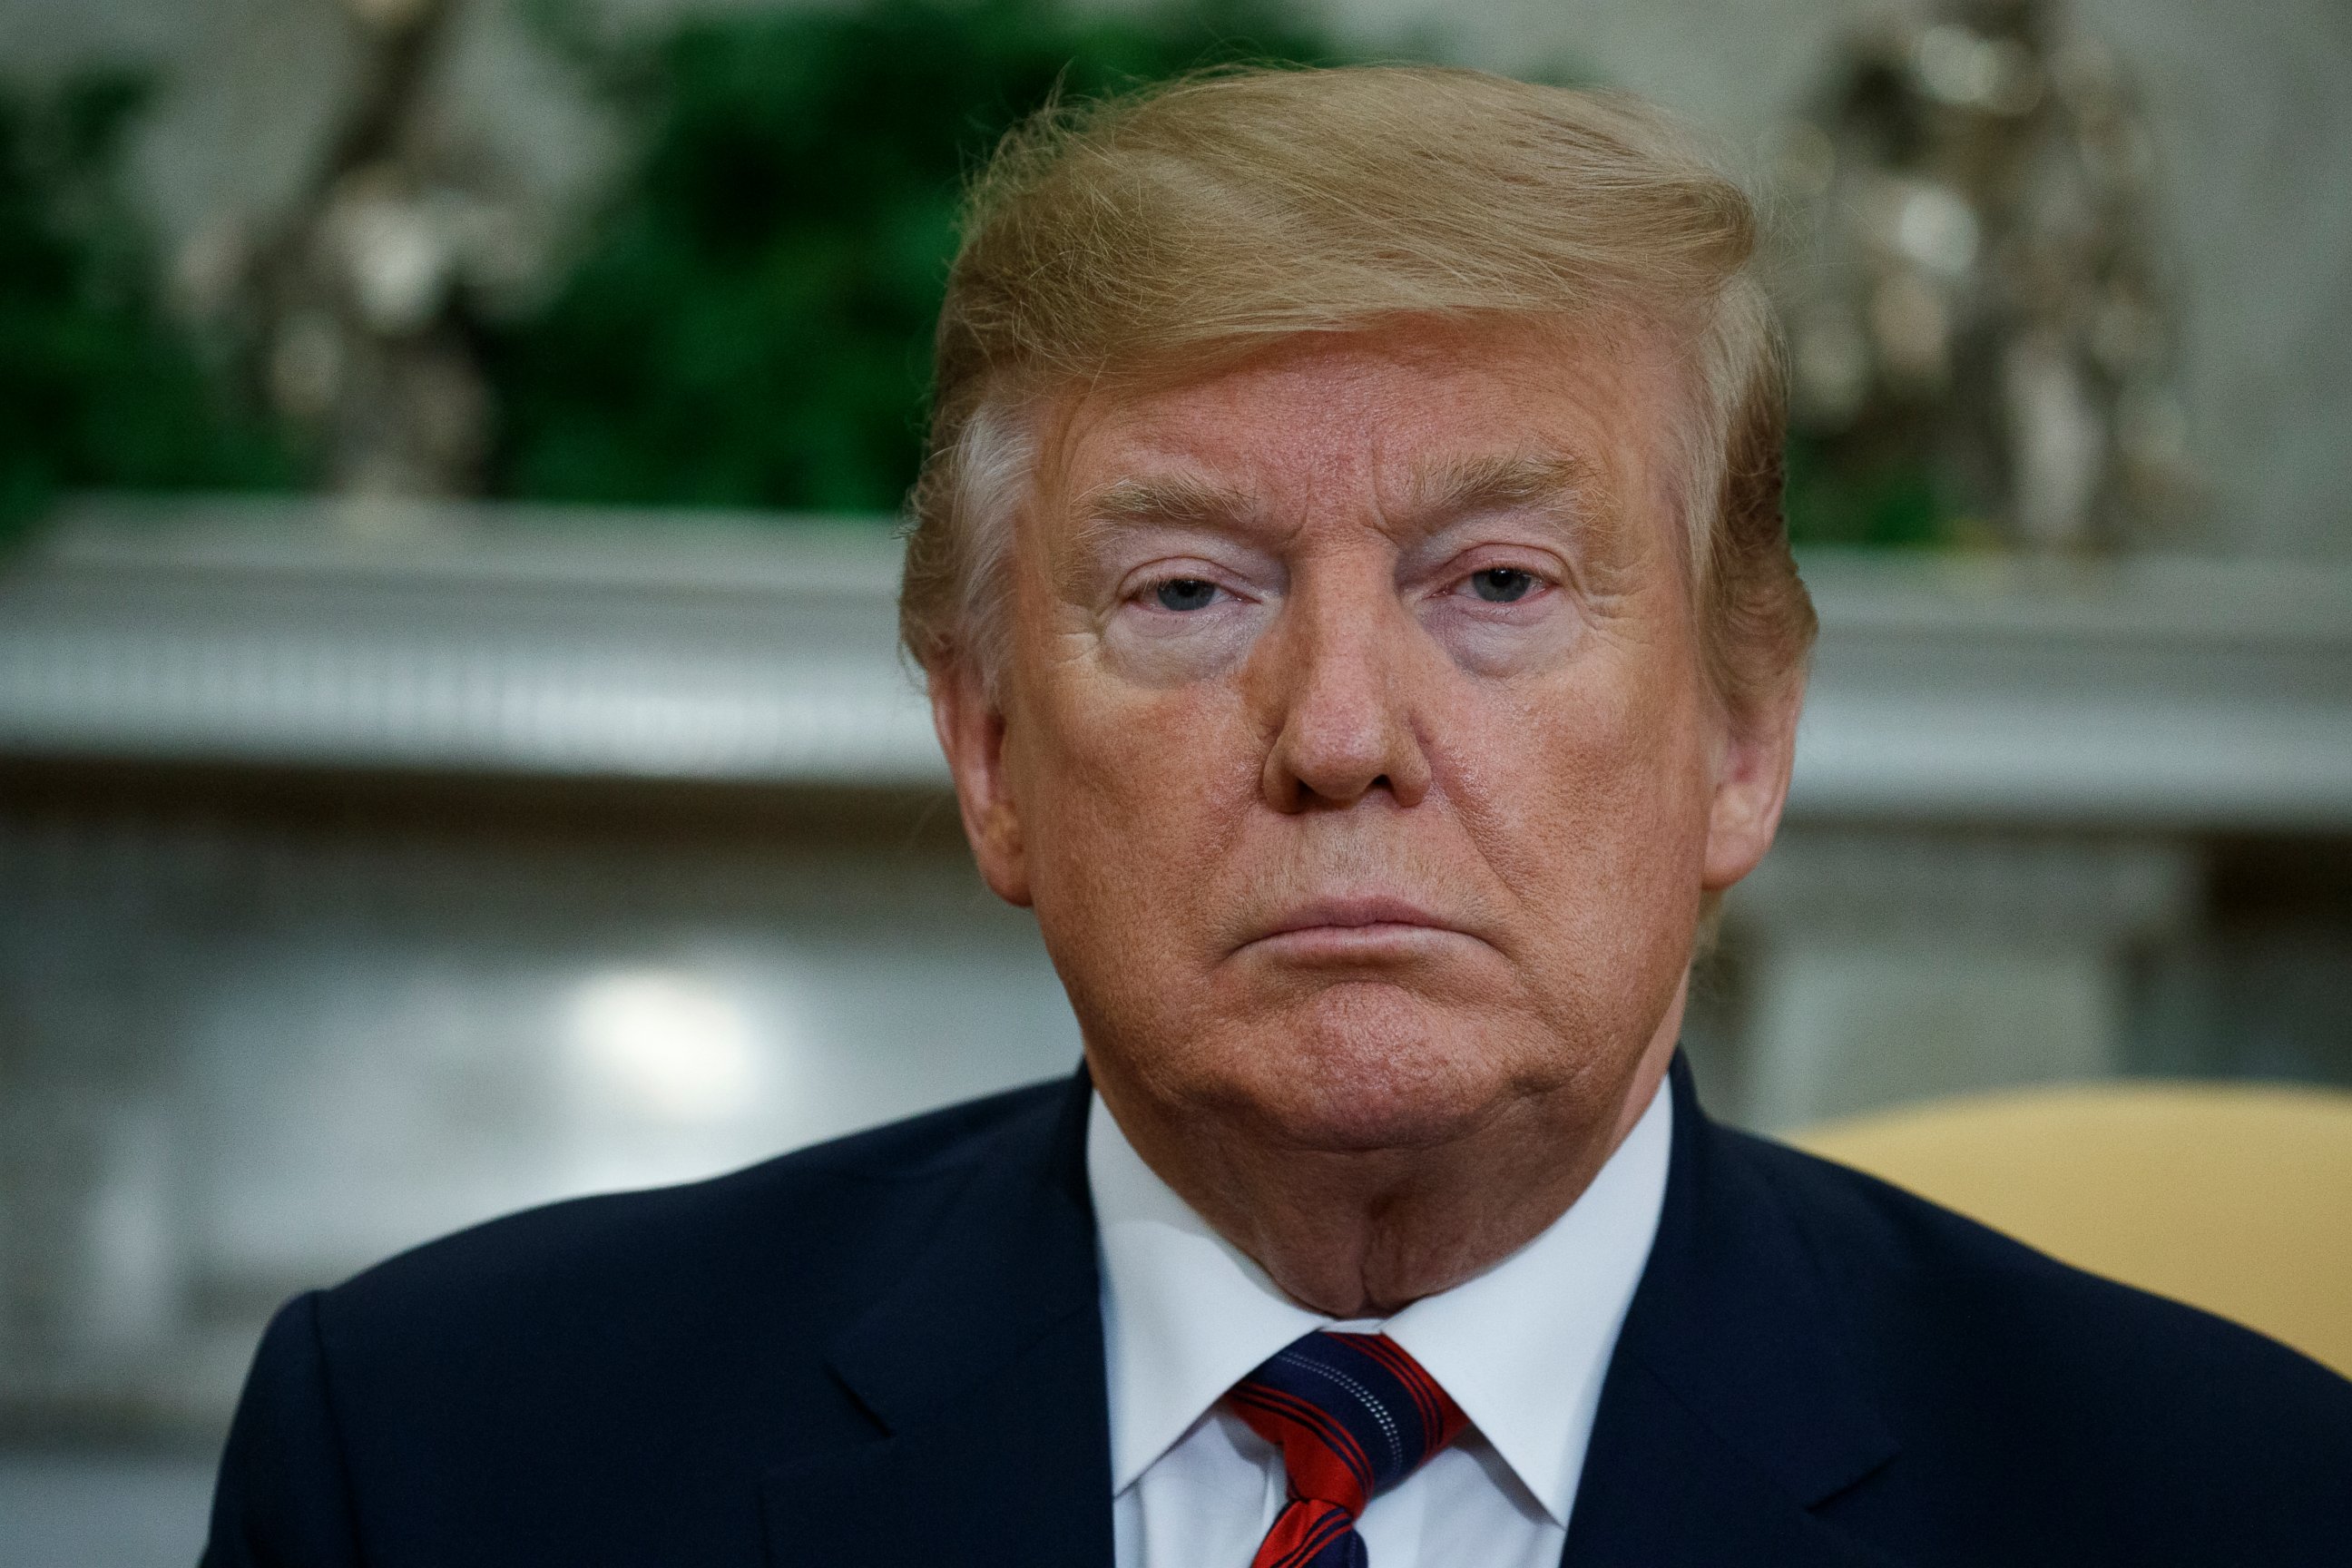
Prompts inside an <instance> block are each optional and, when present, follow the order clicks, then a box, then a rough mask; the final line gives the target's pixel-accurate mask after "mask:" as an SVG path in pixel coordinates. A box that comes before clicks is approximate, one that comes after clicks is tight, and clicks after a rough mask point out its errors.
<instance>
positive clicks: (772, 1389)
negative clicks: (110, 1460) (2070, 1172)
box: [205, 1063, 2352, 1568]
mask: <svg viewBox="0 0 2352 1568" xmlns="http://www.w3.org/2000/svg"><path fill="white" fill-rule="evenodd" d="M1672 1082H1673V1095H1674V1116H1675V1135H1674V1157H1673V1164H1672V1167H1671V1171H1670V1173H1669V1175H1668V1178H1667V1184H1666V1197H1665V1208H1664V1215H1663V1217H1662V1219H1661V1221H1660V1224H1659V1229H1658V1236H1657V1241H1656V1245H1655V1247H1654V1249H1653V1252H1652V1255H1651V1258H1650V1261H1649V1266H1648V1268H1647V1270H1646V1271H1645V1272H1644V1274H1643V1278H1642V1282H1641V1285H1640V1287H1639V1289H1638V1290H1637V1292H1636V1294H1635V1296H1634V1298H1633V1306H1632V1309H1631V1310H1630V1311H1629V1313H1628V1315H1627V1318H1626V1321H1625V1326H1624V1331H1623V1334H1622V1338H1621V1339H1620V1341H1619V1343H1618V1346H1617V1351H1616V1355H1615V1358H1614V1360H1613V1361H1612V1363H1610V1368H1609V1373H1608V1377H1607V1381H1606V1383H1605V1384H1604V1387H1603V1391H1602V1394H1601V1405H1600V1414H1599V1418H1598V1423H1597V1425H1596V1426H1595V1428H1594V1431H1593V1435H1592V1443H1591V1451H1590V1457H1589V1458H1587V1460H1586V1464H1585V1472H1584V1478H1583V1482H1582V1485H1581V1488H1580V1490H1579V1491H1578V1493H1577V1502H1576V1512H1575V1516H1574V1518H1573V1520H1572V1521H1570V1529H1569V1537H1568V1546H1567V1551H1566V1557H1565V1563H1566V1564H1567V1565H1569V1568H1601V1565H1603V1564H1607V1565H1611V1568H1658V1565H1660V1564H1667V1563H1694V1564H1707V1565H1710V1568H1723V1565H1731V1564H1737V1565H1740V1568H1768V1565H1787V1568H1797V1565H1800V1564H1803V1565H1812V1568H1831V1565H1832V1564H1836V1565H1844V1568H1862V1565H1864V1564H1879V1565H1887V1564H1897V1563H1901V1564H1910V1565H1914V1568H1927V1565H1936V1564H1960V1563H1968V1564H2002V1565H2009V1564H2031V1563H2048V1564H2066V1565H2068V1568H2081V1565H2084V1564H2097V1563H2113V1564H2117V1565H2119V1568H2120V1565H2123V1564H2130V1565H2132V1568H2149V1565H2152V1564H2168V1563H2179V1564H2196V1565H2198V1568H2213V1565H2216V1564H2241V1563H2242V1564H2247V1565H2250V1568H2251V1565H2256V1564H2259V1565H2262V1568H2287V1565H2290V1564H2310V1565H2312V1568H2318V1565H2321V1564H2326V1565H2329V1568H2343V1565H2344V1564H2347V1563H2352V1384H2347V1383H2346V1382H2344V1381H2343V1380H2342V1379H2339V1378H2337V1377H2336V1376H2335V1375H2334V1374H2332V1373H2328V1372H2326V1371H2325V1370H2323V1369H2322V1368H2320V1367H2319V1366H2317V1365H2316V1364H2315V1363H2311V1362H2309V1361H2306V1360H2305V1359H2304V1358H2303V1357H2301V1356H2298V1355H2296V1354H2295V1353H2294V1352H2291V1351H2288V1350H2285V1349H2284V1348H2282V1347H2281V1346H2279V1345H2276V1344H2273V1343H2272V1342H2270V1341H2268V1340H2265V1339H2263V1338H2261V1337H2260V1336H2258V1335H2255V1334H2252V1333H2249V1332H2247V1331H2244V1330H2242V1329H2238V1328H2235V1327H2232V1326H2231V1325H2229V1324H2227V1323H2224V1322H2221V1321H2219V1320H2217V1319H2214V1318H2210V1317H2207V1316H2205V1315H2203V1314H2201V1313H2199V1312H2196V1311H2193V1310H2189V1308H2186V1307H2182V1306H2178V1305H2175V1304H2173V1303H2171V1302H2168V1301H2163V1300H2158V1299H2156V1298H2154V1297H2150V1296H2147V1295H2142V1294H2140V1293H2138V1292H2136V1291H2133V1290H2129V1289H2125V1288H2123V1287H2121V1286H2118V1285H2115V1284H2111V1283H2108V1282H2106V1281H2104V1280H2100V1279H2094V1278H2092V1277H2090V1276H2088V1275H2085V1274H2081V1273H2077V1272H2075V1271H2074V1270H2072V1269H2068V1268H2063V1267H2061V1266H2060V1265H2058V1264H2056V1263H2054V1262H2052V1261H2051V1260H2050V1259H2048V1258H2043V1257H2042V1256H2041V1255H2039V1254H2037V1253H2034V1252H2032V1251H2030V1250H2028V1249H2027V1248H2025V1247H2021V1246H2018V1245H2017V1244H2015V1243H2013V1242H2011V1241H2008V1240H2006V1239H2004V1238H2003V1237H2000V1236H1998V1235H1995V1234H1994V1233H1993V1232H1991V1231H1989V1230H1986V1229H1983V1228H1982V1227H1980V1226H1976V1225H1973V1224H1970V1223H1969V1221H1967V1220H1964V1219H1961V1218H1958V1216H1956V1215H1951V1214H1949V1213H1947V1212H1945V1211H1944V1210H1941V1209H1938V1208H1936V1207H1934V1206H1932V1205H1928V1204H1926V1203H1923V1202H1921V1201H1919V1200H1918V1199H1916V1198H1914V1197H1911V1196H1908V1195H1906V1194H1904V1193H1901V1192H1899V1191H1897V1190H1895V1189H1894V1188H1892V1187H1888V1186H1885V1185H1884V1184H1880V1183H1878V1182H1874V1181H1872V1180H1870V1179H1869V1178H1867V1177H1865V1176H1862V1175H1859V1174H1856V1173H1853V1172H1851V1171H1848V1170H1845V1169H1843V1168H1841V1167H1839V1166H1835V1165H1832V1164H1827V1163H1822V1162H1821V1161H1818V1160H1813V1159H1811V1158H1808V1157H1807V1156H1805V1155H1802V1154H1799V1153H1796V1152H1793V1151H1790V1150H1789V1149H1786V1148H1782V1147H1780V1146H1778V1145H1776V1144H1773V1143H1769V1142H1763V1141H1760V1140H1758V1139H1755V1138H1750V1137H1747V1136H1745V1135H1742V1134H1739V1133H1737V1132H1733V1131H1727V1130H1726V1129H1723V1128H1720V1127H1717V1126H1716V1125H1714V1124H1713V1123H1711V1122H1710V1121H1707V1120H1706V1117H1705V1115H1704V1114H1703V1113H1702V1112H1701V1111H1700V1110H1699V1107H1698V1103H1697V1100H1696V1098H1695V1097H1694V1096H1693V1094H1692V1091H1691V1085H1690V1079H1689V1075H1688V1073H1687V1072H1686V1071H1685V1069H1684V1068H1683V1067H1682V1066H1681V1064H1679V1063H1677V1064H1676V1067H1675V1073H1674V1076H1673V1080H1672ZM1086 1112H1087V1084H1086V1080H1085V1078H1084V1075H1083V1074H1081V1075H1080V1076H1079V1077H1078V1079H1076V1080H1074V1081H1069V1082H1065V1083H1059V1084H1048V1085H1045V1086H1041V1087H1038V1088H1034V1089H1022V1090H1017V1091H1015V1092H1013V1093H1010V1094H1003V1095H999V1096H996V1097H994V1098H992V1099H989V1100H978V1101H975V1102H973V1103H971V1104H968V1105H961V1106H958V1107H955V1108H953V1109H951V1110H943V1111H940V1112H937V1113H935V1114H932V1115H929V1116H925V1117H921V1118H919V1119H917V1120H915V1121H906V1122H901V1123H898V1124H897V1125H895V1126H890V1127H885V1128H882V1129H880V1130H879V1131H873V1132H867V1133H863V1134H860V1135H858V1136H856V1137H853V1138H848V1139H845V1140H843V1141H841V1142H835V1143H829V1144H826V1145H824V1146H823V1147H820V1148H815V1149H811V1150H807V1151H804V1152H800V1153H795V1154H791V1155H787V1156H785V1157H784V1158H782V1159H779V1160H775V1161H772V1162H770V1163H766V1164H763V1165H760V1166H756V1167H754V1168H752V1169H751V1170H748V1171H744V1172H741V1173H737V1174H734V1175H730V1176H725V1177H721V1178H719V1180H716V1181H711V1182H705V1183H702V1184H697V1185H693V1186H685V1187H677V1188H672V1189H668V1190H666V1191H660V1192H650V1193H636V1194H624V1195H620V1196H614V1197H598V1198H589V1199H584V1200H582V1201H579V1202H575V1203H568V1204H561V1205H556V1206H554V1207H551V1208H546V1209H541V1210H538V1211H536V1212H534V1213H530V1214H525V1215H518V1216H516V1217H513V1218H509V1219H504V1220H499V1221H498V1222H496V1223H494V1224H491V1225H488V1226H482V1227H480V1228H478V1229H476V1230H472V1231H468V1232H466V1233H464V1234H462V1235H459V1236H457V1237H451V1238H449V1239H447V1240H444V1241H440V1242H436V1243H435V1244H433V1245H431V1246H429V1247H424V1248H422V1249H420V1250H418V1251H415V1252H412V1253H409V1254H407V1255H406V1256H404V1257H403V1258H396V1259H394V1260H393V1261H392V1262H390V1263H387V1264H384V1265H383V1266H382V1267H380V1268H374V1269H373V1270H371V1271H369V1272H368V1273H365V1274H362V1275H361V1276H360V1277H359V1278H357V1279H353V1280H352V1281H351V1282H350V1283H348V1284H345V1285H343V1286H341V1287H340V1288H338V1289H332V1290H328V1291H325V1292H321V1293H314V1294H311V1295H307V1296H303V1297H301V1298H299V1300H295V1301H294V1302H292V1303H291V1304H290V1305H289V1306H288V1307H287V1308H286V1309H285V1310H283V1311H281V1312H280V1313H279V1314H278V1318H277V1320H276V1321H274V1322H273V1323H272V1324H271V1326H270V1329H269V1332H268V1337H267V1338H266V1339H265V1340H264V1341H263V1342H262V1346H261V1350H260V1352H259V1355H258V1356H257V1359H256V1361H255V1363H254V1367H253V1373H252V1376H251V1379H250V1381H249V1383H248V1384H247V1389H246V1393H245V1397H244V1401H243V1404H242V1405H241V1406H240V1407H239V1410H238V1413H237V1416H236V1426H235V1429H234V1430H233V1432H232V1433H231V1436H230V1438H229V1443H228V1449H227V1453H226V1458H224V1460H223V1463H222V1468H221V1479H220V1488H219V1492H218V1496H217V1500H216V1502H215V1513H214V1520H213V1533H212V1542H211V1545H210V1547H209V1549H208V1550H207V1552H206V1553H205V1563H207V1564H209V1565H210V1568H247V1565H253V1568H260V1565H265V1564H269V1565H276V1564H286V1565H294V1564H299V1565H302V1568H347V1565H348V1568H358V1565H360V1564H362V1563H364V1564H368V1565H370V1568H428V1565H429V1568H477V1565H478V1568H520V1565H525V1564H538V1563H547V1564H561V1565H563V1568H592V1565H604V1564H612V1565H616V1568H617V1565H620V1564H630V1565H638V1564H671V1563H675V1564H681V1565H690V1568H739V1565H740V1568H752V1565H756V1564H762V1563H764V1564H768V1565H770V1568H885V1565H887V1568H914V1565H917V1564H921V1565H924V1568H941V1565H949V1564H982V1563H985V1564H1000V1563H1001V1564H1007V1565H1018V1568H1110V1565H1111V1507H1110V1504H1111V1493H1110V1460H1109V1452H1110V1446H1109V1430H1108V1419H1107V1415H1106V1412H1105V1394H1104V1381H1103V1380H1104V1366H1103V1345H1102V1325H1101V1316H1100V1306H1099V1300H1098V1289H1099V1287H1098V1281H1097V1269H1096V1249H1095V1235H1094V1224H1093V1217H1092V1215H1091V1212H1090V1208H1089V1204H1088V1199H1087V1182H1086V1165H1085V1125H1086ZM1203 1568H1211V1565H1205V1564H1204V1565H1203Z"/></svg>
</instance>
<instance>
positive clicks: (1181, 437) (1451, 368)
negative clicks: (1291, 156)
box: [1040, 321, 1676, 510]
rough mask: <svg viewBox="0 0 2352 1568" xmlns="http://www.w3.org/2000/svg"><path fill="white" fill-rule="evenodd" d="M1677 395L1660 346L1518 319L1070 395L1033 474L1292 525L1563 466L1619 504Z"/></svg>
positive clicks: (1643, 467)
mask: <svg viewBox="0 0 2352 1568" xmlns="http://www.w3.org/2000/svg"><path fill="white" fill-rule="evenodd" d="M1675 387H1676V382H1675V365H1674V362H1673V358H1672V356H1671V354H1670V353H1667V352H1666V347H1665V345H1664V342H1663V341H1662V340H1661V338H1660V337H1659V335H1658V334H1655V333H1654V332H1648V331H1642V330H1639V329H1633V328H1624V329H1618V330H1613V331H1598V330H1584V331H1575V330H1570V329H1569V328H1566V327H1559V326H1551V325H1548V324H1542V323H1536V324H1530V323H1528V322H1526V321H1517V322H1507V323H1506V322H1496V323H1486V324H1475V325H1473V324H1463V325H1455V324H1437V325H1424V324H1412V325H1409V326H1400V327H1391V328H1385V329H1381V330H1377V331H1360V332H1353V333H1314V334H1300V335H1299V336H1297V337H1294V338H1286V339H1281V340H1277V341H1276V342H1272V343H1270V344H1269V345H1267V346H1266V347H1265V348H1264V349H1262V350H1259V351H1257V352H1255V353H1252V354H1250V355H1248V356H1247V357H1246V358H1244V359H1241V360H1239V361H1237V362H1235V363H1229V364H1227V365H1224V366H1222V367H1220V368H1219V369H1217V370H1216V371H1214V372H1212V373H1209V374H1200V375H1195V376H1192V377H1190V378H1186V379H1179V380H1169V381H1165V382H1161V383H1160V384H1144V385H1141V386H1113V387H1108V388H1104V389H1101V390H1097V391H1092V392H1087V393H1084V394H1076V395H1070V396H1067V397H1066V398H1065V399H1064V400H1063V401H1062V402H1061V403H1060V404H1059V405H1057V406H1055V407H1054V408H1052V409H1051V410H1050V412H1049V415H1048V417H1047V420H1046V422H1045V429H1044V431H1043V432H1042V433H1043V434H1044V436H1045V442H1044V445H1043V450H1042V451H1041V454H1040V456H1041V458H1042V459H1043V461H1042V463H1041V474H1040V478H1041V479H1042V480H1043V481H1044V488H1045V491H1046V492H1047V494H1048V497H1049V499H1058V500H1060V501H1061V502H1063V507H1061V508H1055V507H1049V508H1048V510H1065V509H1066V508H1067V507H1069V506H1071V505H1078V504H1083V503H1084V502H1085V501H1086V500H1088V499H1089V498H1090V497H1092V496H1094V495H1097V494H1098V493H1099V492H1101V491H1102V490H1104V489H1107V488H1108V487H1112V486H1117V485H1121V484H1127V483H1131V482H1133V481H1134V480H1136V479H1139V478H1151V479H1174V478H1181V479H1192V480H1195V481H1198V482H1202V483H1204V484H1208V485H1212V486H1214V487H1216V488H1219V489H1229V490H1240V491H1245V492H1247V493H1249V494H1252V495H1255V496H1258V497H1260V498H1262V499H1264V500H1266V501H1267V502H1269V503H1271V504H1274V505H1276V506H1280V507H1284V508H1285V509H1286V510H1288V509H1290V508H1293V507H1299V508H1307V509H1312V508H1314V507H1315V506H1317V505H1318V503H1323V502H1330V501H1339V500H1369V501H1371V502H1373V503H1375V504H1380V503H1384V502H1398V501H1402V500H1403V499H1404V498H1406V497H1407V496H1409V495H1411V494H1412V493H1414V492H1415V490H1416V489H1417V488H1422V487H1425V486H1426V485H1427V483H1428V482H1429V480H1430V479H1431V477H1432V476H1433V474H1437V473H1441V472H1444V471H1458V470H1459V469H1461V468H1463V467H1464V466H1465V465H1475V464H1476V463H1479V462H1481V461H1498V460H1505V459H1510V460H1517V461H1522V462H1524V461H1528V460H1538V461H1540V460H1545V459H1556V460H1559V462H1561V463H1563V464H1564V465H1567V466H1569V467H1572V468H1575V469H1576V470H1578V471H1580V472H1581V473H1583V474H1585V475H1587V476H1589V477H1590V479H1591V481H1592V482H1594V483H1596V484H1598V485H1600V486H1601V487H1602V488H1603V489H1607V490H1609V491H1610V492H1612V495H1613V496H1615V497H1616V498H1618V499H1619V500H1634V499H1635V498H1636V497H1637V496H1638V495H1640V494H1642V493H1643V492H1645V491H1651V490H1654V489H1659V480H1660V479H1661V477H1662V475H1663V470H1664V465H1663V463H1662V462H1661V461H1660V458H1661V457H1662V455H1663V454H1664V451H1665V449H1666V447H1667V427H1668V425H1669V423H1670V420H1671V418H1672V416H1673V414H1674V411H1675Z"/></svg>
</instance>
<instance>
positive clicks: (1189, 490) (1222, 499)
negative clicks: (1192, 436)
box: [1078, 474, 1261, 542]
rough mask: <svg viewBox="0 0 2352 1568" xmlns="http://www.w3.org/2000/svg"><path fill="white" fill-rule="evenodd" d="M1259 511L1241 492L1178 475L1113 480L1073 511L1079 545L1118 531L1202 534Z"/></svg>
mask: <svg viewBox="0 0 2352 1568" xmlns="http://www.w3.org/2000/svg"><path fill="white" fill-rule="evenodd" d="M1259 510H1261V509H1260V507H1259V504H1258V502H1257V500H1255V498H1254V497H1252V496H1251V495H1250V494H1249V493H1248V492H1247V491H1245V490H1240V489H1230V488H1228V487H1226V486H1223V485H1216V484H1211V483H1209V482H1208V481H1207V480H1205V479H1192V478H1189V477H1187V476H1184V475H1181V474H1179V475H1171V476H1168V477H1165V478H1157V479H1116V480H1113V481H1112V482H1111V483H1109V484H1108V485H1105V486H1103V487H1102V488H1101V489H1097V490H1096V491H1095V492H1094V493H1093V494H1091V495H1089V496H1087V498H1086V499H1085V501H1084V503H1083V504H1082V505H1081V506H1080V507H1079V509H1078V513H1079V518H1080V521H1079V525H1078V528H1079V534H1080V539H1081V542H1084V541H1086V540H1087V538H1089V537H1090V536H1092V535H1094V534H1095V533H1097V531H1110V530H1115V529H1119V528H1136V527H1150V526H1155V525H1156V526H1159V527H1163V528H1171V527H1172V528H1206V527H1213V526H1215V525H1217V524H1219V523H1232V522H1237V521H1243V520H1245V519H1247V518H1250V517H1253V516H1255V514H1256V513H1257V512H1258V511H1259Z"/></svg>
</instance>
